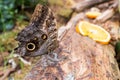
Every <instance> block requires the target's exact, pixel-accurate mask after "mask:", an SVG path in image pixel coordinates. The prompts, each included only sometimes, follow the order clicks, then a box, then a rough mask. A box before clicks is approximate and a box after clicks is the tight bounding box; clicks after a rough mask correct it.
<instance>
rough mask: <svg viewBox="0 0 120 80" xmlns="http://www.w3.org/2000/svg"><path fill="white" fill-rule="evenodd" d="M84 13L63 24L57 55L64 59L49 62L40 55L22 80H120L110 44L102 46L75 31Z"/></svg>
mask: <svg viewBox="0 0 120 80" xmlns="http://www.w3.org/2000/svg"><path fill="white" fill-rule="evenodd" d="M81 16H83V14H78V15H76V16H75V17H73V18H72V19H71V20H70V21H69V23H68V24H67V25H66V27H65V30H63V32H65V34H64V35H63V38H62V39H61V41H60V46H59V48H57V49H56V50H55V52H56V53H58V57H59V58H61V57H63V56H66V59H64V60H62V61H59V62H56V63H54V64H52V65H49V66H48V65H46V64H47V62H48V61H49V60H48V59H47V57H46V56H47V55H43V56H42V57H41V59H40V60H39V61H38V62H37V63H36V65H35V66H34V67H33V68H32V69H31V71H30V72H29V73H28V74H27V75H26V77H25V78H24V80H119V79H120V71H119V68H118V64H117V62H116V60H115V58H114V56H115V52H114V48H113V46H112V45H111V44H108V45H102V44H100V43H97V42H95V41H94V40H92V39H90V38H88V37H85V36H81V35H80V34H78V33H76V31H75V25H76V23H77V21H78V20H82V19H84V18H83V17H81Z"/></svg>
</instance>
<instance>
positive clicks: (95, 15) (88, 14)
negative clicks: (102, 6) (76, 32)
mask: <svg viewBox="0 0 120 80" xmlns="http://www.w3.org/2000/svg"><path fill="white" fill-rule="evenodd" d="M99 15H101V13H100V12H97V11H91V12H87V13H86V16H87V17H88V18H96V17H98V16H99Z"/></svg>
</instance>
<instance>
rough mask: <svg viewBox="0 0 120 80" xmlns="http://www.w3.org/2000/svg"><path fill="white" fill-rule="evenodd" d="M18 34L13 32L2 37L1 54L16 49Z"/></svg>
mask: <svg viewBox="0 0 120 80" xmlns="http://www.w3.org/2000/svg"><path fill="white" fill-rule="evenodd" d="M16 34H17V33H16V32H14V31H11V32H5V33H3V34H1V35H0V52H4V51H11V50H12V49H13V48H14V47H15V45H16V42H15V40H14V38H15V36H16Z"/></svg>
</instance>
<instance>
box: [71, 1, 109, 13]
mask: <svg viewBox="0 0 120 80" xmlns="http://www.w3.org/2000/svg"><path fill="white" fill-rule="evenodd" d="M107 1H111V0H83V1H80V2H79V3H77V4H76V5H75V6H73V10H75V11H76V12H80V11H82V10H84V9H86V8H89V7H91V6H94V5H97V4H100V3H103V2H107Z"/></svg>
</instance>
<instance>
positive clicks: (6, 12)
mask: <svg viewBox="0 0 120 80" xmlns="http://www.w3.org/2000/svg"><path fill="white" fill-rule="evenodd" d="M37 3H41V4H43V5H45V4H46V3H47V0H19V1H18V0H0V31H5V30H10V29H12V28H13V26H14V24H15V21H16V20H23V19H24V18H26V17H25V16H24V15H23V13H24V9H25V8H29V9H31V10H34V7H35V5H36V4H37ZM19 12H22V14H19Z"/></svg>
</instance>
